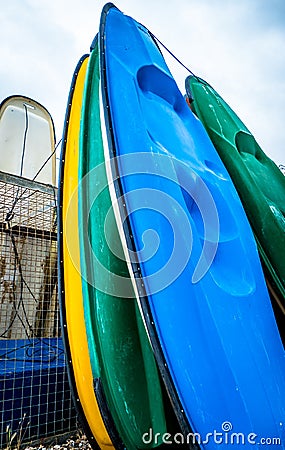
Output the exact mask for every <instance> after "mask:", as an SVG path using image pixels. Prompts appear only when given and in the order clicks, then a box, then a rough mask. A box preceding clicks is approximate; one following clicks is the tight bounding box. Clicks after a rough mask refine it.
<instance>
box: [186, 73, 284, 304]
mask: <svg viewBox="0 0 285 450" xmlns="http://www.w3.org/2000/svg"><path fill="white" fill-rule="evenodd" d="M186 92H187V95H188V98H189V100H190V102H191V109H192V110H193V112H194V113H195V114H196V115H197V116H198V118H199V119H200V120H201V122H202V123H203V125H204V126H205V128H206V131H207V132H208V135H209V136H210V138H211V140H212V142H213V144H214V145H215V147H216V150H217V152H218V153H219V155H220V157H221V159H222V160H223V162H224V164H225V166H226V168H227V170H228V172H229V174H230V176H231V178H232V180H233V182H234V183H235V186H236V189H237V191H238V193H239V195H240V198H241V200H242V202H243V206H244V209H245V211H246V214H247V216H248V219H249V221H250V224H251V227H252V229H253V231H254V234H255V238H256V241H257V244H258V249H259V252H260V255H261V259H262V260H263V263H264V268H265V273H266V276H267V278H268V280H269V283H270V287H271V289H272V288H273V291H274V294H275V299H277V301H278V302H279V306H280V308H281V309H282V310H283V313H284V312H285V258H284V254H285V217H284V214H285V177H284V175H283V174H282V172H281V171H280V169H279V168H278V167H277V165H276V164H275V163H274V162H273V161H272V160H271V159H270V158H269V157H268V156H266V154H265V153H264V152H263V151H262V149H261V148H260V146H259V145H258V143H257V142H256V140H255V138H254V137H253V135H252V134H251V132H250V131H249V130H248V129H247V128H246V126H245V125H244V124H243V122H242V121H241V120H240V119H239V117H238V116H237V115H236V114H235V113H234V111H233V110H232V109H231V108H230V107H229V105H228V104H227V103H226V102H225V101H224V100H223V99H222V98H221V97H220V95H219V94H218V93H217V92H216V91H215V90H214V89H213V88H212V87H211V86H210V85H209V84H208V83H207V82H206V81H204V80H202V79H200V78H198V77H196V76H190V77H188V78H187V79H186Z"/></svg>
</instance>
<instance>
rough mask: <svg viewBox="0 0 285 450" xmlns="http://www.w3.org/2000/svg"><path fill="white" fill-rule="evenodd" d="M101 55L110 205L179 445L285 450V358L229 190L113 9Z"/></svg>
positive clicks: (250, 242) (155, 67) (189, 120)
mask: <svg viewBox="0 0 285 450" xmlns="http://www.w3.org/2000/svg"><path fill="white" fill-rule="evenodd" d="M100 45H101V49H100V56H101V61H100V62H101V82H102V104H103V107H104V121H105V124H103V126H102V129H103V130H104V133H105V134H106V139H105V141H106V142H105V163H106V167H107V174H108V178H109V186H110V188H109V189H110V194H111V198H112V204H113V208H114V211H115V214H116V220H117V224H118V228H119V230H120V236H121V239H122V241H123V247H124V252H125V256H126V259H127V261H128V266H129V270H130V274H131V278H132V282H133V285H134V289H135V292H136V296H137V298H138V300H139V303H140V306H141V311H142V313H143V316H144V320H145V324H146V326H147V330H148V333H149V336H150V339H151V343H152V346H153V350H154V353H155V356H156V359H157V362H158V365H159V368H160V371H161V374H162V378H163V380H164V382H165V384H166V387H167V389H168V393H169V395H170V397H171V400H172V404H173V405H174V408H175V412H176V414H177V417H178V419H179V421H180V425H181V428H182V430H183V433H184V434H183V438H182V437H181V436H180V437H179V439H180V440H182V439H184V442H186V439H188V442H189V444H192V441H194V440H195V441H196V444H198V446H200V448H203V449H207V450H209V449H222V448H228V444H229V443H231V444H235V447H239V446H241V448H252V446H253V445H256V446H257V447H258V448H259V447H261V446H262V447H264V445H266V444H268V442H269V440H268V441H267V442H266V443H265V442H264V441H262V439H263V438H272V439H273V438H276V439H278V443H279V444H280V442H281V440H282V438H283V444H282V443H281V444H280V445H279V448H285V447H284V446H285V441H284V419H285V405H284V399H285V359H284V349H283V346H282V342H281V339H280V335H279V332H278V328H277V325H276V322H275V318H274V314H273V310H272V306H271V302H270V298H269V295H268V292H267V288H266V285H265V280H264V276H263V272H262V269H261V264H260V260H259V257H258V252H257V248H256V244H255V240H254V237H253V233H252V231H251V228H250V225H249V223H248V220H247V218H246V215H245V212H244V210H243V207H242V204H241V202H240V199H239V197H238V195H237V192H236V190H235V188H234V186H233V183H232V181H231V179H230V177H229V175H228V173H227V171H226V169H225V167H224V165H223V164H222V162H221V160H220V158H219V156H218V154H217V152H216V151H215V149H214V147H213V145H212V143H211V141H210V140H209V138H208V136H207V134H206V132H205V130H204V128H203V126H202V125H201V123H200V121H199V120H198V119H197V118H196V117H195V116H194V115H193V113H192V112H191V111H190V109H189V108H188V106H187V104H186V102H185V100H184V98H183V96H182V94H181V92H180V91H179V89H178V87H177V85H176V83H175V81H174V79H173V77H172V75H171V73H170V71H169V69H168V67H167V65H166V63H165V61H164V58H163V56H162V54H161V52H160V50H159V48H158V46H157V44H156V42H155V41H154V39H153V37H152V35H151V34H150V33H149V32H148V30H147V29H146V28H145V27H144V26H143V25H141V24H139V23H138V22H136V21H135V20H133V19H132V18H130V17H128V16H125V15H124V14H123V13H121V12H120V11H119V10H118V9H117V8H116V7H114V5H112V4H108V5H106V6H105V8H104V10H103V13H102V19H101V26H100ZM105 130H106V131H105ZM145 438H146V439H150V438H151V430H149V432H148V434H147V436H145ZM171 439H173V441H171ZM175 439H176V440H175ZM179 439H178V438H177V436H174V437H169V436H168V437H167V440H168V443H170V444H171V443H172V444H174V443H177V441H178V440H179ZM279 440H280V442H279ZM268 445H269V444H268ZM282 445H283V446H282Z"/></svg>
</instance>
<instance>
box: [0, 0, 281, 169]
mask: <svg viewBox="0 0 285 450" xmlns="http://www.w3.org/2000/svg"><path fill="white" fill-rule="evenodd" d="M105 3H106V2H105V1H102V0H7V1H4V0H2V1H1V9H0V18H1V27H0V42H1V44H0V54H1V61H2V64H1V69H0V101H2V100H3V99H4V98H6V97H7V96H9V95H13V94H22V95H26V96H28V97H31V98H33V99H34V100H37V101H39V102H40V103H42V104H43V105H44V106H45V107H46V108H47V109H48V110H49V112H50V113H51V115H52V117H53V119H54V122H55V128H56V136H57V140H59V139H60V138H61V134H62V128H63V121H64V115H65V108H66V103H67V96H68V91H69V86H70V82H71V78H72V74H73V70H74V68H75V65H76V63H77V61H78V59H79V57H80V56H81V55H82V54H84V53H87V52H88V51H89V46H90V43H91V41H92V39H93V37H94V36H95V34H96V33H97V31H98V27H99V18H100V13H101V9H102V7H103V5H104V4H105ZM115 5H116V6H117V7H119V8H120V9H121V10H122V11H123V12H125V13H126V14H129V15H131V16H132V17H134V18H135V19H136V20H138V21H139V22H141V23H143V24H144V25H146V26H147V27H148V28H149V29H150V30H151V31H152V32H153V33H154V34H155V35H156V36H157V37H158V38H159V39H160V40H162V41H163V42H164V43H165V45H166V46H167V47H168V48H169V49H171V50H172V51H173V52H174V53H175V55H176V56H177V57H178V58H179V59H180V60H182V61H183V62H184V64H185V65H187V66H189V67H190V68H191V70H193V72H195V73H196V74H197V75H200V76H201V77H203V78H204V79H206V80H207V81H209V82H210V83H211V84H212V86H213V87H215V88H216V90H217V91H218V92H219V93H220V94H221V95H222V96H223V97H224V99H225V100H226V101H227V102H228V103H229V104H230V105H231V106H232V108H233V109H235V111H236V112H237V113H238V114H239V115H240V117H241V119H242V120H243V121H244V122H245V124H246V125H247V127H248V128H249V129H250V130H251V131H252V132H253V134H254V135H255V137H256V139H257V141H258V142H259V144H260V145H261V147H262V148H263V150H264V151H265V152H266V153H267V154H268V155H269V156H270V157H271V158H272V159H274V160H275V162H276V163H278V164H279V163H285V151H284V148H285V139H284V126H285V50H284V48H285V0H239V1H236V0H117V1H116V2H115ZM167 61H168V64H169V66H170V69H171V71H172V73H173V75H174V77H175V79H176V81H177V82H178V84H179V86H180V88H181V90H183V89H184V79H185V76H187V72H186V71H185V70H184V69H182V68H181V67H180V66H179V65H178V64H177V63H176V62H174V61H172V60H171V59H167Z"/></svg>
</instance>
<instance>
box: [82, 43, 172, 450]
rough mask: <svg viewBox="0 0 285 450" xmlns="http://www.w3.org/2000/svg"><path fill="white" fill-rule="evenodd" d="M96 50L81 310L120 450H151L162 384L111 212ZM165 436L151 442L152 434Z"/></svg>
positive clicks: (85, 126) (88, 95)
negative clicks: (147, 440)
mask: <svg viewBox="0 0 285 450" xmlns="http://www.w3.org/2000/svg"><path fill="white" fill-rule="evenodd" d="M99 88H100V79H99V57H98V45H97V43H96V44H94V48H93V50H92V52H91V56H90V60H89V63H88V68H87V75H86V84H85V92H84V95H83V107H82V116H81V129H80V144H79V174H78V176H79V189H78V194H79V197H78V198H79V205H78V206H79V237H80V263H81V275H82V278H83V303H84V315H85V324H86V331H87V340H88V347H89V353H90V359H91V366H92V372H93V378H94V389H95V393H96V398H97V401H98V404H99V408H100V409H101V414H102V416H103V417H104V419H105V424H106V428H107V429H108V432H109V434H110V436H111V438H112V441H113V443H114V446H115V448H127V449H130V450H132V449H144V448H145V449H146V448H154V447H157V446H159V445H160V444H161V443H162V436H163V434H164V433H165V432H166V419H165V413H164V404H163V395H162V391H161V384H160V378H159V374H158V370H157V366H156V362H155V359H154V356H153V352H152V348H151V346H150V343H149V340H148V336H147V334H146V331H145V327H144V324H143V321H142V318H141V315H140V311H139V309H138V306H137V302H136V300H135V295H134V293H133V290H132V283H131V280H130V278H129V274H128V270H127V264H126V262H125V261H124V260H123V259H121V257H122V255H123V250H122V248H121V247H120V246H121V243H120V238H119V233H118V229H117V226H116V222H115V217H114V213H113V210H112V203H111V198H110V194H109V190H108V182H107V177H106V172H105V164H104V147H103V142H102V135H101V123H100V120H101V119H100V106H99V105H100V104H99ZM150 429H151V430H153V433H154V434H155V433H159V435H160V436H161V437H160V438H158V439H156V440H155V442H154V441H153V442H150V443H145V442H144V441H146V440H143V436H144V435H145V433H147V432H148V431H149V430H150Z"/></svg>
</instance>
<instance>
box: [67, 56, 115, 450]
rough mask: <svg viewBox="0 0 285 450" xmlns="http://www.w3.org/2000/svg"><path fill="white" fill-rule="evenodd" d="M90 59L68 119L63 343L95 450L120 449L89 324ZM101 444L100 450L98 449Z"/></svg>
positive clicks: (75, 86)
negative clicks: (83, 184) (82, 149)
mask: <svg viewBox="0 0 285 450" xmlns="http://www.w3.org/2000/svg"><path fill="white" fill-rule="evenodd" d="M87 63H88V56H87V55H86V56H84V57H82V58H81V59H80V61H79V63H78V65H77V67H76V69H75V72H74V76H73V80H72V84H71V89H70V94H69V99H68V108H67V113H66V117H65V130H64V139H63V146H62V153H61V167H60V175H59V180H60V183H59V201H58V205H59V207H58V242H59V248H58V262H59V298H60V307H61V321H62V330H63V341H64V344H65V350H66V355H67V362H68V366H67V367H68V375H69V382H70V387H71V391H72V394H73V398H74V404H75V406H76V408H77V411H78V414H79V417H80V418H81V420H82V422H83V425H84V429H85V433H86V435H87V436H88V438H89V440H90V443H91V444H92V445H93V447H94V448H101V449H104V450H105V449H109V448H114V447H113V445H112V442H111V439H110V437H109V434H108V432H107V430H106V427H105V424H104V421H103V418H102V416H101V413H100V410H99V406H98V402H97V399H96V396H95V393H94V389H93V377H92V368H91V362H90V354H89V350H88V342H87V335H86V328H85V321H84V310H83V296H82V278H81V275H80V255H79V254H80V250H79V236H78V233H76V232H74V230H76V231H77V230H78V191H77V186H78V160H79V152H78V144H79V130H80V116H81V109H82V97H83V89H84V81H85V76H86V69H87ZM97 443H98V444H99V445H100V447H99V446H98V447H97Z"/></svg>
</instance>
